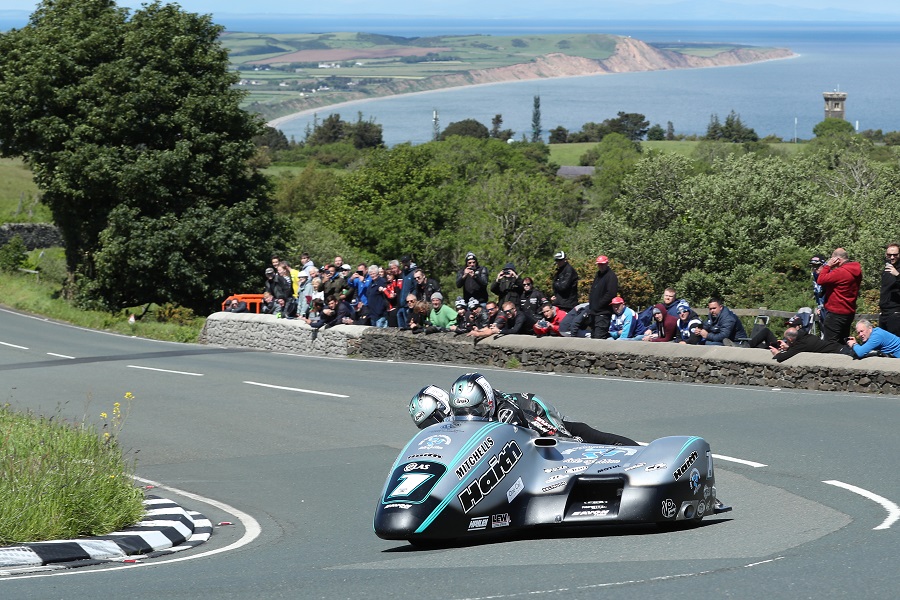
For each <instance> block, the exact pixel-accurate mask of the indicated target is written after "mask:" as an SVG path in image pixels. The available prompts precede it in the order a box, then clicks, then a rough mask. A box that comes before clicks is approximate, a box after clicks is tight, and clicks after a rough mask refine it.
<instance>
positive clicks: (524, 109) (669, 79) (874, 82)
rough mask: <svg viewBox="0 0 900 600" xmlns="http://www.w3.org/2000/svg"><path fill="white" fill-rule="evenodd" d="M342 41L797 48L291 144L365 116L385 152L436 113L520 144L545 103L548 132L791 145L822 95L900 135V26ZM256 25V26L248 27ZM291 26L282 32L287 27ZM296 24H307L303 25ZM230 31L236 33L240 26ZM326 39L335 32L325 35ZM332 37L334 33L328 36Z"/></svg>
mask: <svg viewBox="0 0 900 600" xmlns="http://www.w3.org/2000/svg"><path fill="white" fill-rule="evenodd" d="M338 24H340V25H341V27H340V29H342V30H344V31H348V30H350V31H367V32H371V33H384V34H390V35H403V36H405V37H414V36H428V35H437V34H448V33H449V34H453V33H457V34H458V33H463V32H465V33H467V34H470V33H482V34H487V35H525V34H537V33H541V32H543V33H567V32H571V33H583V32H590V31H593V32H597V33H613V34H618V35H631V36H632V37H634V38H637V39H640V40H643V41H646V42H672V41H682V42H728V43H735V44H747V45H753V46H768V47H784V48H790V49H791V50H793V51H794V52H795V53H796V54H798V56H797V57H795V58H791V59H785V60H777V61H768V62H763V63H755V64H750V65H742V66H736V67H717V68H708V69H686V70H673V71H653V72H641V73H621V74H613V75H593V76H587V77H571V78H560V79H541V80H531V81H521V82H510V83H502V84H490V85H483V86H470V87H465V88H455V89H449V90H436V91H431V92H423V93H419V94H412V95H406V96H393V97H388V98H379V99H372V100H364V101H360V102H354V103H350V104H348V105H344V106H340V107H337V108H328V107H326V108H321V109H318V110H317V111H316V115H315V117H314V116H313V115H312V114H309V113H306V114H301V115H299V116H297V117H295V118H293V119H291V120H288V121H284V122H281V123H280V124H279V126H278V127H279V129H281V130H282V131H284V133H285V134H286V135H287V136H288V137H294V138H295V139H298V140H299V139H302V138H303V136H304V132H305V130H306V128H307V126H308V125H310V124H312V123H313V120H314V118H317V119H319V120H321V119H323V118H325V117H326V116H328V115H329V114H332V113H335V112H336V113H339V114H341V116H342V118H344V119H345V120H355V119H356V116H357V112H360V111H361V112H362V114H363V117H364V118H367V119H368V118H372V119H374V121H375V122H377V123H379V124H381V125H382V127H383V130H384V139H385V142H386V143H387V144H388V145H395V144H398V143H402V142H412V143H414V144H419V143H424V142H427V141H429V140H430V139H431V137H432V132H433V121H432V119H433V113H434V111H437V112H438V118H439V125H440V127H441V128H444V127H446V126H447V125H448V124H450V123H451V122H454V121H459V120H462V119H468V118H474V119H477V120H479V121H481V122H482V123H484V124H485V125H488V126H490V122H491V119H492V118H493V117H494V115H496V114H501V115H502V116H503V126H504V128H510V129H513V130H514V131H516V137H517V139H518V138H519V137H521V135H522V134H523V133H526V134H530V130H531V118H532V107H533V98H534V96H536V95H537V96H540V100H541V123H542V128H543V131H544V137H545V138H546V135H547V131H548V130H550V129H552V128H554V127H557V126H563V127H565V128H567V129H569V130H570V131H577V130H579V129H580V128H581V126H582V125H583V124H584V123H586V122H589V121H594V122H600V121H603V120H604V119H607V118H610V117H615V115H616V113H617V112H618V111H625V112H638V113H642V114H644V115H646V117H647V118H648V119H649V120H650V122H651V123H660V124H661V125H663V126H664V127H665V125H666V123H667V121H672V123H673V125H674V127H675V131H676V132H677V133H683V134H688V135H690V134H699V135H702V134H703V133H704V132H705V131H706V126H707V125H708V123H709V119H710V115H712V114H714V113H715V114H718V115H719V117H720V118H722V119H724V117H725V116H726V115H727V114H728V113H729V112H730V111H731V110H734V111H735V112H737V113H738V114H740V116H741V118H742V120H743V122H744V123H745V124H746V125H748V126H750V127H753V128H754V129H755V130H756V132H757V133H758V134H760V136H766V135H769V134H774V135H776V136H778V137H780V138H783V139H785V140H788V141H789V140H791V139H793V138H794V137H795V136H797V137H799V138H801V139H808V138H810V137H812V128H813V127H814V126H815V125H816V124H817V123H819V122H820V121H821V120H822V119H823V118H824V100H823V98H822V93H823V92H826V91H834V90H839V91H842V92H847V93H848V99H847V114H846V118H847V120H848V121H850V122H851V123H853V124H855V125H857V126H858V127H859V129H860V130H864V129H882V130H883V131H885V132H887V131H896V130H900V111H898V110H897V108H896V105H897V99H898V97H900V80H898V79H897V78H895V77H893V76H892V75H891V73H892V72H894V69H896V68H897V65H898V64H900V24H898V23H854V24H836V23H808V22H804V23H715V22H698V23H683V22H656V23H654V22H640V23H637V22H634V23H631V22H595V23H590V22H565V21H557V22H549V23H547V22H545V23H538V22H533V21H509V22H502V23H500V22H475V21H472V22H468V23H463V22H462V20H461V21H460V22H454V23H449V24H448V23H441V22H433V21H427V20H415V21H413V20H410V21H408V22H405V21H404V22H396V23H393V24H392V23H387V22H384V21H380V20H365V19H361V20H359V21H358V22H357V21H351V22H347V21H346V20H342V21H341V22H340V23H330V22H324V23H319V25H323V26H324V25H338ZM248 26H249V24H248ZM286 26H287V25H286V24H285V23H283V22H282V23H281V29H282V30H284V28H285V27H286ZM298 26H299V24H298ZM232 28H234V27H233V26H232ZM317 30H318V31H325V30H328V28H322V29H317ZM330 30H335V29H333V28H331V29H330Z"/></svg>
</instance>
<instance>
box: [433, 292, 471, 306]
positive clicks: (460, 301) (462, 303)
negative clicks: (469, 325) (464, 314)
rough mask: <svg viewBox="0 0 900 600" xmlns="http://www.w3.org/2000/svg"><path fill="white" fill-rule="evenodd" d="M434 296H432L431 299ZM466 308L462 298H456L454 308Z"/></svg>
mask: <svg viewBox="0 0 900 600" xmlns="http://www.w3.org/2000/svg"><path fill="white" fill-rule="evenodd" d="M433 297H434V295H432V298H433ZM465 306H466V301H465V300H463V298H462V296H457V297H456V308H464V307H465Z"/></svg>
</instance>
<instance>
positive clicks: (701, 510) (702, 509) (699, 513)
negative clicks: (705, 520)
mask: <svg viewBox="0 0 900 600" xmlns="http://www.w3.org/2000/svg"><path fill="white" fill-rule="evenodd" d="M704 512H706V502H703V501H700V504H698V505H697V516H698V517H702V516H703V513H704Z"/></svg>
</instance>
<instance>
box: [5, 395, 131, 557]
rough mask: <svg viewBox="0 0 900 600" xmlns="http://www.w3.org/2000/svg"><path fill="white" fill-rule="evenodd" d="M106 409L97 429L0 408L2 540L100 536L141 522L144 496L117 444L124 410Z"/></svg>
mask: <svg viewBox="0 0 900 600" xmlns="http://www.w3.org/2000/svg"><path fill="white" fill-rule="evenodd" d="M132 399H133V397H132V396H131V394H130V393H129V394H126V395H125V402H126V403H128V402H130V401H131V400H132ZM109 410H110V412H109V413H105V412H104V413H100V418H101V419H103V420H104V424H103V426H102V428H101V429H102V431H98V430H97V429H96V428H95V427H94V426H93V425H86V424H84V423H73V422H66V421H63V420H61V419H59V418H58V416H57V417H46V416H36V415H32V414H21V413H16V412H13V411H12V410H10V408H9V406H3V407H0V439H2V440H3V444H2V445H0V544H14V543H22V542H35V541H42V540H52V539H67V538H74V537H78V536H81V535H103V534H106V533H110V532H112V531H115V530H117V529H121V528H122V527H125V526H127V525H131V524H133V523H135V522H137V521H138V520H140V518H141V516H142V515H143V514H144V507H143V504H142V501H143V497H144V495H143V493H142V492H141V490H140V489H138V488H136V487H135V486H134V481H133V480H132V478H131V475H132V474H133V472H134V463H133V461H129V460H127V459H126V458H125V457H124V456H123V455H122V452H121V450H120V449H119V446H118V443H117V442H116V434H117V433H118V431H119V430H120V429H121V426H122V424H123V423H124V421H125V415H126V414H127V407H126V408H125V409H123V408H122V404H121V403H120V402H116V403H113V404H112V405H111V406H110V407H109Z"/></svg>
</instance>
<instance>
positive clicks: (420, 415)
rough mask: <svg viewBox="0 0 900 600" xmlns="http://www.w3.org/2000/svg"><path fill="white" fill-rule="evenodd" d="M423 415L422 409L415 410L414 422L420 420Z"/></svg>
mask: <svg viewBox="0 0 900 600" xmlns="http://www.w3.org/2000/svg"><path fill="white" fill-rule="evenodd" d="M424 416H425V411H424V410H420V411H419V412H417V413H416V414H415V415H413V421H415V422H416V423H418V422H419V421H421V420H422V417H424Z"/></svg>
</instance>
